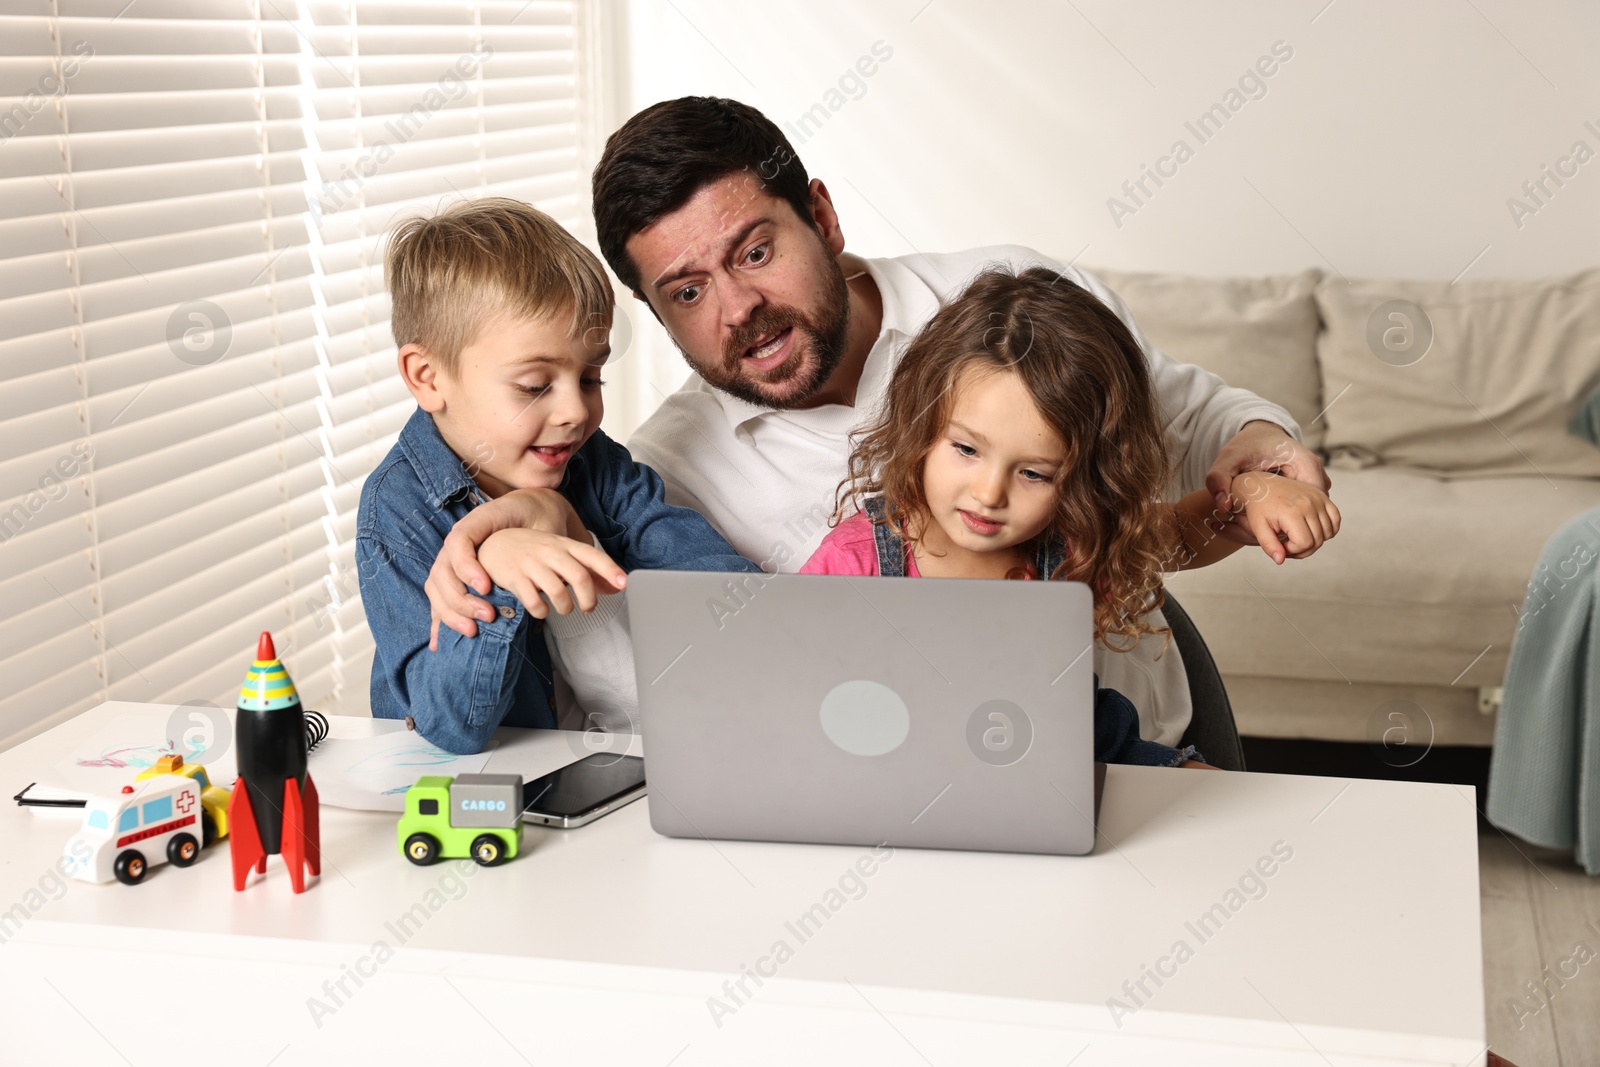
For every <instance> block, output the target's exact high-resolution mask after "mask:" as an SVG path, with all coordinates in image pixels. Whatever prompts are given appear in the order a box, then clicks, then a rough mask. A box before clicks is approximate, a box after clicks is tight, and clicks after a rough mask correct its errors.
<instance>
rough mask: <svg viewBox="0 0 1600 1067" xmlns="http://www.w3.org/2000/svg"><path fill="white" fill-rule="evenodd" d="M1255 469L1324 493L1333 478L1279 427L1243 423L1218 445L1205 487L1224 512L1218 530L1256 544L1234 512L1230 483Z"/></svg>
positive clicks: (1238, 506)
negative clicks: (1283, 477)
mask: <svg viewBox="0 0 1600 1067" xmlns="http://www.w3.org/2000/svg"><path fill="white" fill-rule="evenodd" d="M1257 470H1261V471H1268V470H1270V471H1278V472H1281V473H1282V474H1283V475H1284V476H1285V477H1288V478H1292V479H1294V480H1295V481H1299V482H1303V483H1305V484H1306V485H1308V486H1310V487H1311V488H1312V489H1320V490H1321V491H1322V492H1324V493H1326V492H1327V491H1328V490H1329V489H1332V488H1333V480H1332V479H1331V478H1329V477H1328V472H1327V470H1326V469H1324V467H1323V465H1322V458H1321V457H1320V456H1318V455H1317V454H1316V453H1315V452H1313V451H1311V449H1309V448H1307V447H1306V446H1305V445H1302V444H1301V443H1300V442H1298V441H1296V440H1295V439H1294V438H1293V437H1290V436H1289V434H1288V433H1287V432H1285V431H1284V429H1283V427H1281V426H1279V425H1277V424H1276V423H1271V422H1267V421H1265V420H1262V419H1256V420H1253V421H1251V422H1247V423H1245V424H1244V426H1243V427H1242V428H1240V430H1239V432H1238V433H1237V434H1235V435H1234V436H1233V439H1232V440H1231V441H1229V442H1228V443H1227V444H1225V445H1223V446H1222V451H1221V452H1218V453H1217V459H1216V462H1215V463H1213V464H1211V469H1210V470H1209V471H1207V472H1206V491H1207V492H1209V493H1210V494H1211V496H1212V500H1213V505H1212V506H1213V507H1215V508H1216V510H1217V512H1218V513H1219V514H1220V515H1221V516H1224V518H1223V519H1222V520H1221V521H1222V524H1223V525H1222V528H1221V530H1220V531H1218V532H1219V533H1221V534H1222V536H1224V537H1226V538H1228V539H1229V540H1230V541H1235V542H1237V543H1239V544H1241V545H1253V544H1256V543H1257V538H1256V537H1255V535H1254V534H1253V533H1252V532H1251V530H1250V527H1249V525H1248V524H1247V523H1246V522H1245V520H1244V517H1243V516H1242V515H1239V514H1238V512H1239V511H1240V509H1241V508H1242V507H1243V505H1244V501H1243V500H1242V499H1240V498H1239V497H1238V494H1236V493H1233V492H1232V486H1233V483H1234V480H1235V479H1236V478H1237V477H1238V476H1239V475H1241V474H1245V473H1248V472H1250V471H1257ZM1230 495H1231V496H1232V499H1229V498H1230ZM1260 544H1261V546H1262V547H1263V548H1265V549H1267V555H1269V556H1270V555H1272V549H1271V547H1270V546H1269V545H1268V544H1267V542H1265V541H1261V542H1260ZM1279 562H1280V563H1281V562H1282V561H1281V560H1279Z"/></svg>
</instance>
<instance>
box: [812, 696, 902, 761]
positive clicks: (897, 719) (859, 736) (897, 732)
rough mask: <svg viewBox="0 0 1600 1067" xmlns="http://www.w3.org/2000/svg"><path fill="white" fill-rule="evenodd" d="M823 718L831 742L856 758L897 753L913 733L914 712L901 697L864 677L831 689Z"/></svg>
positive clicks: (826, 699)
mask: <svg viewBox="0 0 1600 1067" xmlns="http://www.w3.org/2000/svg"><path fill="white" fill-rule="evenodd" d="M820 718H821V720H822V732H823V733H824V734H827V735H828V740H829V741H832V742H833V743H834V744H835V745H838V746H839V747H840V748H842V749H844V750H845V751H846V752H848V753H850V754H851V755H852V756H881V755H883V754H884V753H886V752H893V751H894V750H895V749H897V748H899V747H900V745H901V744H902V743H904V741H905V739H906V737H907V736H908V735H909V734H910V733H911V710H910V709H909V708H907V707H906V702H905V701H904V700H901V699H900V694H899V693H896V692H895V691H894V690H893V689H890V688H889V687H888V686H886V685H883V684H882V683H880V682H869V681H867V680H866V679H864V678H861V679H856V680H854V681H849V682H841V683H840V684H838V685H836V686H834V687H833V688H832V689H830V690H828V695H827V696H825V697H823V698H822V707H821V709H820Z"/></svg>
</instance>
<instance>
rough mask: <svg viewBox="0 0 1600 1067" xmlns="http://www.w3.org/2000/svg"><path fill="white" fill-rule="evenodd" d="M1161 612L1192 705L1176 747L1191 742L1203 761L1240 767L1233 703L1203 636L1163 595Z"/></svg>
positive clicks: (1241, 758) (1229, 768)
mask: <svg viewBox="0 0 1600 1067" xmlns="http://www.w3.org/2000/svg"><path fill="white" fill-rule="evenodd" d="M1161 612H1162V614H1164V615H1165V616H1166V617H1167V625H1168V626H1170V627H1172V640H1173V643H1174V644H1176V645H1177V646H1178V653H1179V655H1181V656H1182V657H1183V671H1184V673H1185V674H1187V675H1188V676H1189V700H1190V702H1191V703H1192V704H1193V705H1194V715H1193V717H1192V718H1191V719H1190V720H1189V728H1188V729H1187V730H1185V731H1184V734H1183V740H1181V741H1179V742H1178V747H1179V748H1182V747H1184V746H1185V745H1193V746H1194V747H1195V748H1197V749H1199V750H1200V754H1201V755H1202V756H1204V757H1205V758H1206V762H1207V763H1209V764H1211V765H1212V766H1213V767H1221V768H1222V769H1223V770H1225V771H1242V770H1244V747H1243V746H1242V745H1240V744H1239V727H1238V726H1237V725H1236V724H1235V723H1234V721H1233V705H1232V704H1230V703H1228V690H1227V689H1226V688H1225V687H1224V686H1223V684H1222V675H1221V673H1219V672H1218V671H1217V665H1216V662H1215V661H1214V660H1212V658H1211V650H1210V649H1208V648H1206V642H1205V638H1203V637H1201V636H1200V631H1199V630H1198V629H1196V628H1195V625H1194V621H1193V620H1191V619H1190V618H1189V613H1188V612H1186V611H1184V610H1183V607H1182V606H1181V605H1180V604H1179V603H1178V602H1177V600H1175V599H1173V596H1172V593H1171V592H1170V591H1169V592H1168V593H1167V594H1166V600H1165V601H1164V602H1163V603H1162V605H1161Z"/></svg>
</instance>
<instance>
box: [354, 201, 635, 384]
mask: <svg viewBox="0 0 1600 1067" xmlns="http://www.w3.org/2000/svg"><path fill="white" fill-rule="evenodd" d="M383 274H384V281H385V283H386V284H387V286H388V289H389V299H390V303H391V305H392V309H391V311H390V316H389V325H390V328H391V329H392V330H393V331H394V340H395V344H396V345H399V346H400V347H404V346H406V345H409V344H419V345H422V346H423V347H424V348H426V349H427V350H428V352H429V353H430V354H431V355H432V356H433V357H434V358H435V359H436V360H437V361H438V363H439V366H440V369H441V370H443V371H444V372H445V373H447V374H451V375H454V374H455V373H456V371H457V365H458V362H459V360H460V356H461V350H462V349H463V348H465V347H466V346H467V345H469V344H471V343H472V342H473V340H474V339H475V338H476V337H477V335H478V331H480V330H481V329H482V328H483V327H484V325H485V324H486V323H488V322H490V321H492V320H494V319H496V318H499V317H501V316H508V317H512V318H541V317H544V316H559V315H561V314H563V313H565V314H568V315H570V316H571V319H570V322H569V325H568V327H567V330H568V336H569V337H577V336H578V335H579V334H580V333H582V332H585V331H586V330H589V329H592V328H595V327H601V328H605V329H609V328H610V325H611V313H612V293H611V284H610V282H608V281H607V280H606V275H605V268H603V267H602V266H600V260H599V259H597V258H596V257H595V255H594V253H593V252H590V251H589V250H588V249H587V248H585V247H583V245H582V244H580V243H579V242H578V239H577V238H575V237H573V236H572V234H570V233H568V232H567V231H566V230H564V229H563V228H562V227H561V224H560V223H558V222H556V220H555V219H552V218H551V217H550V216H549V215H546V214H545V213H544V212H542V211H540V210H539V209H538V208H535V207H532V206H531V205H529V204H525V203H523V202H522V201H520V200H512V199H509V198H506V197H485V198H483V199H481V200H467V201H463V202H461V203H456V204H451V205H450V206H449V207H447V208H445V209H444V210H443V211H441V212H439V213H438V214H437V215H434V216H432V217H431V218H427V217H415V218H409V219H405V220H403V221H401V222H400V223H398V224H397V225H396V226H395V228H394V229H393V231H391V232H390V234H389V247H388V250H387V252H386V254H385V256H384V270H383Z"/></svg>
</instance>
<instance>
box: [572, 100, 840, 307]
mask: <svg viewBox="0 0 1600 1067" xmlns="http://www.w3.org/2000/svg"><path fill="white" fill-rule="evenodd" d="M741 171H748V172H749V175H750V180H751V181H752V182H754V183H757V184H758V185H759V186H760V187H761V188H762V189H764V190H765V191H766V192H767V193H768V194H770V195H772V196H775V197H778V198H779V199H780V200H786V201H788V203H789V206H790V207H792V208H794V210H795V214H797V215H799V216H800V218H801V220H802V221H804V222H807V223H809V222H810V221H811V179H810V178H809V177H808V176H807V175H806V168H805V165H804V164H803V163H801V162H800V158H799V157H798V156H796V155H795V154H794V148H793V147H792V146H791V145H790V144H789V139H788V138H787V137H785V136H784V135H783V131H782V130H780V129H778V127H777V126H775V125H774V124H773V123H772V121H771V120H770V119H768V118H767V117H766V116H765V115H763V114H762V113H761V112H759V111H757V110H756V109H755V108H753V107H751V106H750V105H749V104H741V103H740V102H739V101H737V100H728V99H725V98H723V97H718V96H685V97H680V98H679V99H677V100H666V101H663V102H662V103H659V104H654V105H652V106H650V107H647V108H645V109H644V110H643V111H641V112H639V113H638V114H637V115H635V116H633V118H631V119H629V120H628V121H627V122H625V123H623V124H622V127H621V128H620V129H619V130H617V132H616V133H614V134H612V135H611V138H610V139H609V140H608V141H606V150H605V154H604V155H602V156H601V157H600V162H599V164H598V165H597V166H596V167H595V168H594V185H593V190H594V223H595V229H596V231H597V232H598V234H599V237H600V254H601V255H603V256H605V257H606V262H607V263H609V264H610V265H611V269H612V271H613V272H615V273H616V276H617V278H618V279H620V280H621V282H622V284H623V285H625V286H627V287H628V288H629V289H630V290H632V291H633V292H636V293H637V292H640V291H642V289H643V286H642V285H641V284H640V279H639V268H638V267H636V266H635V265H634V263H633V260H632V258H630V257H629V255H628V248H627V245H628V238H630V237H632V236H633V235H634V234H636V233H638V232H639V231H640V230H642V229H644V228H645V227H646V226H649V225H650V224H652V223H654V222H655V221H656V220H657V219H660V218H661V217H662V216H664V215H670V214H671V213H672V212H674V211H676V210H678V209H679V208H680V207H682V206H683V205H684V204H686V203H688V202H689V200H690V198H691V197H693V196H694V195H695V194H696V193H697V192H699V191H700V190H701V189H703V188H704V187H705V186H706V185H708V184H710V183H711V182H714V181H717V180H718V179H720V178H724V177H726V176H728V175H730V174H736V173H739V172H741Z"/></svg>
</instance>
